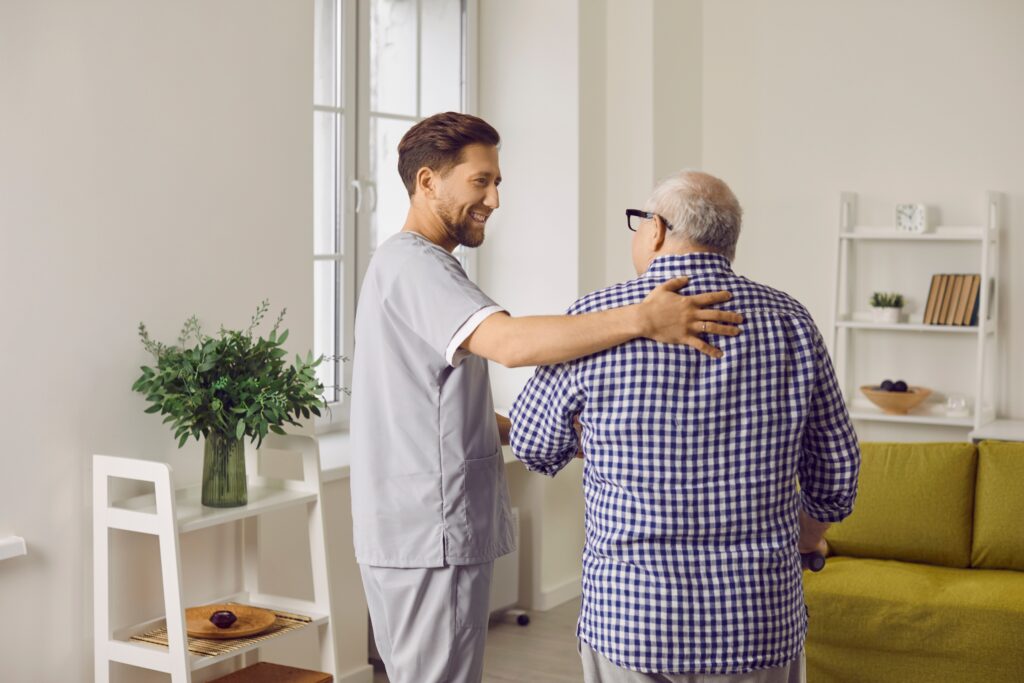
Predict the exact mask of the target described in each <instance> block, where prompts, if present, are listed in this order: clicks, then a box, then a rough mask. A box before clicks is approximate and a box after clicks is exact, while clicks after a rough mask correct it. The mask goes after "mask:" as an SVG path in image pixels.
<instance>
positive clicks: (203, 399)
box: [132, 301, 325, 507]
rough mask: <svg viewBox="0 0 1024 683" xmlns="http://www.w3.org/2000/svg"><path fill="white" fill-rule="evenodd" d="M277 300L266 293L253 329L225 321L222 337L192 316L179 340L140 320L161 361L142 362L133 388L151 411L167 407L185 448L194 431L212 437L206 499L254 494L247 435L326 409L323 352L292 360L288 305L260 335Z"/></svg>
mask: <svg viewBox="0 0 1024 683" xmlns="http://www.w3.org/2000/svg"><path fill="white" fill-rule="evenodd" d="M269 306H270V304H269V302H268V301H263V302H262V303H261V304H260V305H259V306H258V307H257V309H256V314H255V315H253V317H252V320H251V322H250V324H249V327H248V329H246V330H245V331H244V332H243V331H237V330H226V329H224V328H223V327H221V328H220V331H219V332H218V334H217V336H216V337H210V336H208V335H206V334H204V333H203V331H202V328H201V326H200V324H199V320H198V319H197V318H196V317H195V316H192V317H191V318H189V319H188V320H187V321H185V325H184V327H183V328H182V330H181V335H180V336H179V337H178V343H177V344H176V345H165V344H162V343H160V342H157V341H154V340H152V339H151V338H150V336H149V332H148V330H147V329H146V326H145V324H142V323H140V324H139V337H140V338H141V339H142V345H143V347H145V349H146V350H147V351H149V352H150V353H151V354H152V355H153V357H154V358H155V359H156V365H155V367H148V366H143V367H142V376H141V377H139V379H138V380H136V382H135V384H134V385H133V386H132V390H134V391H137V392H139V393H141V394H143V395H144V396H145V397H146V400H147V401H148V402H149V403H150V404H151V405H150V406H149V407H148V408H147V409H146V412H147V413H160V414H161V415H165V416H166V417H165V418H164V422H165V423H166V422H170V423H171V428H172V429H174V436H175V438H176V439H178V448H181V447H182V446H184V445H185V442H186V441H188V439H189V437H194V438H195V439H196V440H199V438H200V437H203V439H205V444H204V458H203V486H202V502H203V505H208V506H211V507H237V506H240V505H245V504H246V503H247V502H248V492H247V487H246V474H245V449H244V443H243V439H244V437H246V436H248V437H250V438H251V440H252V441H253V442H254V443H256V445H257V446H258V445H259V444H261V443H262V442H263V439H264V437H266V436H267V434H268V433H269V432H274V433H275V434H284V433H285V432H284V429H283V428H282V425H284V424H286V423H287V424H292V425H299V422H298V421H297V418H298V417H299V416H302V417H304V418H309V416H310V415H320V408H321V407H323V406H325V402H324V398H323V391H324V387H323V385H322V384H321V383H320V381H319V380H317V378H316V368H317V366H318V365H320V363H321V362H322V361H323V357H320V358H316V359H314V358H313V354H312V353H308V354H307V355H306V358H305V359H303V358H302V357H301V356H296V357H295V364H294V365H291V364H288V363H286V362H285V356H287V355H288V352H287V351H285V349H284V347H283V345H284V342H285V340H286V339H287V338H288V330H284V331H283V332H281V333H278V329H279V327H280V325H281V321H282V320H283V319H284V314H285V311H284V310H282V311H281V314H280V315H279V316H278V317H277V321H276V322H275V323H274V326H273V328H271V330H270V334H269V335H268V336H267V338H265V339H264V338H263V337H258V338H253V331H254V330H255V329H256V328H257V327H258V326H259V324H260V322H261V321H262V320H263V317H264V315H265V314H266V312H267V309H268V308H269Z"/></svg>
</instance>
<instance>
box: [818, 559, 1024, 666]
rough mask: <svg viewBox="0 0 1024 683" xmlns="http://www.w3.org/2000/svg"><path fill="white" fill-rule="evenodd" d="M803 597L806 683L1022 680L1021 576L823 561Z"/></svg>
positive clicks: (886, 562)
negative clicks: (806, 621) (806, 619)
mask: <svg viewBox="0 0 1024 683" xmlns="http://www.w3.org/2000/svg"><path fill="white" fill-rule="evenodd" d="M804 594H805V598H806V602H807V614H808V633H807V644H806V652H807V680H808V681H814V682H815V683H831V682H834V681H847V682H848V681H871V682H872V683H882V682H889V681H893V682H895V681H899V682H900V683H916V682H920V683H934V682H935V681H979V682H980V681H984V683H1019V682H1020V681H1021V680H1024V679H1022V672H1024V648H1022V647H1021V634H1022V633H1024V573H1021V572H1014V571H1003V570H992V569H953V568H949V567H935V566H930V565H925V564H911V563H907V562H897V561H893V560H871V559H860V558H853V557H830V558H829V559H828V563H827V564H826V566H825V569H824V570H822V571H821V572H819V573H817V574H813V573H811V572H804Z"/></svg>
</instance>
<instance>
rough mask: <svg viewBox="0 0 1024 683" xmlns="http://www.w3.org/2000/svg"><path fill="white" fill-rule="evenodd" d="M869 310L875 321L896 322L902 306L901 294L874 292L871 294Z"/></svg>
mask: <svg viewBox="0 0 1024 683" xmlns="http://www.w3.org/2000/svg"><path fill="white" fill-rule="evenodd" d="M869 303H870V304H871V310H872V312H873V314H874V318H875V322H878V323H898V322H899V321H900V310H901V309H902V308H903V295H902V294H896V293H894V292H893V293H889V292H875V293H874V294H872V295H871V301H870V302H869Z"/></svg>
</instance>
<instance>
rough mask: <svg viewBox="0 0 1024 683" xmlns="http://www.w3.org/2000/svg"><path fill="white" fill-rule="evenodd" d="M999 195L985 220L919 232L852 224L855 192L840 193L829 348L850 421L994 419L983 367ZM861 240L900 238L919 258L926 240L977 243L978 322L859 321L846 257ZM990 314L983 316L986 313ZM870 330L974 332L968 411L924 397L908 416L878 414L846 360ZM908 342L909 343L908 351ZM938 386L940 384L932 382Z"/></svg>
mask: <svg viewBox="0 0 1024 683" xmlns="http://www.w3.org/2000/svg"><path fill="white" fill-rule="evenodd" d="M1002 203H1003V198H1002V195H1001V194H999V193H997V192H988V193H986V196H985V212H984V225H981V226H939V227H937V228H934V229H933V231H932V232H926V233H921V234H915V233H905V232H898V231H897V230H896V228H895V227H890V228H878V227H866V226H859V225H858V224H857V195H856V194H855V193H853V192H843V193H841V194H840V198H839V232H838V235H837V237H838V239H837V240H836V284H835V307H834V316H833V321H834V322H833V329H832V351H833V355H834V360H835V366H836V374H837V376H838V378H839V382H840V386H841V387H842V388H843V391H844V392H845V395H846V400H847V405H849V406H850V416H851V417H852V418H853V419H855V420H872V421H878V422H894V423H904V424H919V425H937V426H946V427H960V428H965V429H974V430H978V429H980V428H981V427H982V426H983V425H985V424H988V423H991V422H992V421H993V420H995V410H994V408H993V406H994V402H995V401H994V396H995V388H994V386H993V384H994V381H991V380H989V379H988V378H987V376H986V367H987V365H986V364H987V363H988V362H989V360H990V358H991V355H992V349H991V348H989V347H990V346H994V345H995V342H996V341H997V340H996V337H997V330H998V327H999V321H998V306H996V305H995V304H996V301H994V300H993V301H991V302H990V301H989V298H990V296H994V295H995V294H996V292H997V289H998V288H992V289H990V288H989V286H988V283H989V282H991V281H996V282H998V280H999V246H1000V244H999V225H1000V217H1001V215H1002ZM865 242H900V243H912V244H917V245H920V251H919V257H920V258H922V259H927V258H928V253H927V250H928V249H929V248H930V247H929V246H927V245H935V244H946V245H954V246H957V245H963V246H965V247H966V246H972V245H973V246H975V247H979V249H978V251H980V258H979V260H978V261H977V263H976V264H975V265H974V268H976V272H978V273H979V274H980V275H981V282H982V287H981V290H980V302H979V311H980V315H979V318H980V323H979V324H978V325H976V326H973V327H960V326H953V325H925V324H921V323H916V322H906V323H890V324H885V323H874V322H868V321H863V320H858V319H857V316H856V315H855V314H854V312H853V311H852V310H851V305H852V303H853V300H852V295H853V289H854V286H853V285H854V284H855V283H854V282H853V278H854V275H853V274H852V272H853V269H852V268H851V256H852V252H853V250H854V247H855V245H857V244H859V243H865ZM987 311H991V312H992V316H991V317H990V318H988V319H987V320H986V312H987ZM873 332H900V333H904V332H905V333H912V334H914V335H934V336H935V337H937V338H943V337H945V338H963V337H964V336H967V337H973V338H974V339H975V340H976V343H975V351H974V354H973V361H974V376H973V377H974V379H973V391H972V392H971V399H972V404H971V412H970V414H969V415H968V416H966V417H954V416H949V415H947V414H946V412H945V410H944V407H943V406H941V405H937V404H935V403H929V402H925V403H924V404H923V405H922V406H920V407H919V408H918V409H915V410H914V411H913V412H911V413H910V414H907V415H889V414H886V413H883V412H882V411H881V410H879V409H878V408H876V407H875V406H874V405H872V404H871V403H869V402H868V401H867V399H865V398H863V397H862V396H861V395H860V390H859V387H857V386H854V385H852V384H851V377H850V374H851V372H850V363H851V356H852V353H851V351H852V347H853V345H854V344H855V343H856V341H855V340H856V336H857V335H858V334H870V333H873ZM912 348H913V347H911V346H908V347H907V349H908V352H910V350H911V349H912ZM935 388H936V389H939V390H941V389H942V387H935Z"/></svg>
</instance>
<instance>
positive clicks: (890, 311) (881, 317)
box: [871, 307, 901, 324]
mask: <svg viewBox="0 0 1024 683" xmlns="http://www.w3.org/2000/svg"><path fill="white" fill-rule="evenodd" d="M900 310H901V309H899V308H891V307H887V308H882V307H877V308H872V309H871V314H872V316H873V317H874V320H875V322H876V323H889V324H892V323H898V322H899V321H900Z"/></svg>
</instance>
